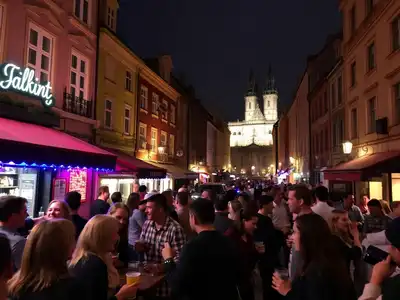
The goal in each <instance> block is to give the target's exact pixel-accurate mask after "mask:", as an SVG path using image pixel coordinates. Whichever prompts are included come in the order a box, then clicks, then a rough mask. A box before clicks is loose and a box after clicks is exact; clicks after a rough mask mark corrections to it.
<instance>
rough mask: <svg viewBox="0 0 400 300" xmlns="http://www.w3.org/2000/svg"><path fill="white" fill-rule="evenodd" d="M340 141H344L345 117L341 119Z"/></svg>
mask: <svg viewBox="0 0 400 300" xmlns="http://www.w3.org/2000/svg"><path fill="white" fill-rule="evenodd" d="M338 140H339V143H340V144H341V143H343V140H344V122H343V119H340V120H339V136H338Z"/></svg>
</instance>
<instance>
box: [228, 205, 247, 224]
mask: <svg viewBox="0 0 400 300" xmlns="http://www.w3.org/2000/svg"><path fill="white" fill-rule="evenodd" d="M242 210H243V205H242V203H241V202H240V201H239V200H233V201H229V202H228V211H229V215H228V217H229V219H231V220H233V221H240V212H241V211H242Z"/></svg>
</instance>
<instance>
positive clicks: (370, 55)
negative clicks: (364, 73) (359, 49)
mask: <svg viewBox="0 0 400 300" xmlns="http://www.w3.org/2000/svg"><path fill="white" fill-rule="evenodd" d="M375 66H376V65H375V43H372V44H370V45H369V46H368V48H367V70H368V71H371V70H373V69H375Z"/></svg>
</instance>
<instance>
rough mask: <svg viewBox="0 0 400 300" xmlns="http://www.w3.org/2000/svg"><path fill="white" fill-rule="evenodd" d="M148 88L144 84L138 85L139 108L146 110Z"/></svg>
mask: <svg viewBox="0 0 400 300" xmlns="http://www.w3.org/2000/svg"><path fill="white" fill-rule="evenodd" d="M148 95H149V90H148V89H147V87H145V86H144V85H141V86H140V108H141V109H144V110H147V102H148V101H147V100H148Z"/></svg>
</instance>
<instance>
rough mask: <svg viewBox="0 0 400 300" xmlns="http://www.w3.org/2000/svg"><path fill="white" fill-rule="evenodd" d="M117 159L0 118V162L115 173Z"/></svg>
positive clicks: (64, 137)
mask: <svg viewBox="0 0 400 300" xmlns="http://www.w3.org/2000/svg"><path fill="white" fill-rule="evenodd" d="M116 159H117V158H116V156H115V155H113V154H112V153H109V152H107V151H105V150H103V149H100V148H98V147H96V146H93V145H91V144H89V143H87V142H85V141H82V140H80V139H78V138H75V137H73V136H71V135H68V134H66V133H64V132H61V131H58V130H56V129H52V128H47V127H43V126H39V125H35V124H29V123H23V122H19V121H14V120H10V119H4V118H0V161H1V162H3V163H8V162H10V161H12V162H14V163H16V164H20V163H23V162H24V163H27V164H28V165H30V164H33V163H35V164H38V165H40V164H46V165H52V164H54V165H57V166H59V165H64V166H69V165H71V167H77V166H79V167H88V168H89V167H92V168H106V169H114V168H115V164H116Z"/></svg>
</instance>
